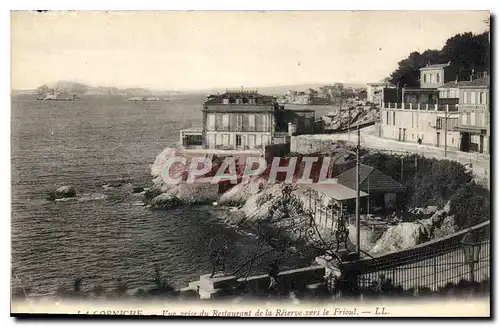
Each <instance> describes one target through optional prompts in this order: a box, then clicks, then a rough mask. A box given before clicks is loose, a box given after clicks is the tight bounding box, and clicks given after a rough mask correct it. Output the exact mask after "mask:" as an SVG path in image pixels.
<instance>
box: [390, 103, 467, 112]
mask: <svg viewBox="0 0 500 327" xmlns="http://www.w3.org/2000/svg"><path fill="white" fill-rule="evenodd" d="M382 109H404V110H421V111H458V105H453V104H428V103H411V102H409V103H408V102H405V103H398V102H384V103H383V104H382Z"/></svg>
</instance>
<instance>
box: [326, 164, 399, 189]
mask: <svg viewBox="0 0 500 327" xmlns="http://www.w3.org/2000/svg"><path fill="white" fill-rule="evenodd" d="M335 178H337V181H338V183H339V184H342V185H344V186H347V187H349V188H352V189H356V167H354V168H351V169H349V170H348V171H345V172H343V173H342V174H340V175H338V176H337V177H335ZM359 182H360V189H361V190H363V191H365V192H368V193H371V192H391V193H392V192H394V193H398V192H404V191H406V187H404V186H403V185H402V184H401V183H399V182H398V181H395V180H394V179H393V178H392V177H390V176H387V175H386V174H384V173H383V172H381V171H380V170H377V169H375V168H373V167H370V166H367V165H363V164H360V165H359Z"/></svg>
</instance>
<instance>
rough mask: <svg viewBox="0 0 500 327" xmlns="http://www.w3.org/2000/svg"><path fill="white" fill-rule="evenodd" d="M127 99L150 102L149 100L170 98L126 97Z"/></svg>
mask: <svg viewBox="0 0 500 327" xmlns="http://www.w3.org/2000/svg"><path fill="white" fill-rule="evenodd" d="M127 100H128V101H136V102H137V101H140V102H143V101H145V102H151V101H170V99H167V98H165V99H162V98H158V97H132V98H128V99H127Z"/></svg>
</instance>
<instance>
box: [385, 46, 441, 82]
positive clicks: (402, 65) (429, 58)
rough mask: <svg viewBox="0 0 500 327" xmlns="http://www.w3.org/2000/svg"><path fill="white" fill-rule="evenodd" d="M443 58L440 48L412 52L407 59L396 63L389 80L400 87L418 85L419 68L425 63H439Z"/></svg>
mask: <svg viewBox="0 0 500 327" xmlns="http://www.w3.org/2000/svg"><path fill="white" fill-rule="evenodd" d="M443 60H444V57H443V56H442V54H441V51H440V50H426V51H424V52H423V53H419V52H417V51H415V52H412V53H410V56H409V57H408V58H407V59H404V60H401V61H400V62H399V63H398V68H397V69H396V70H395V71H394V72H393V73H392V74H391V78H390V80H389V81H390V82H391V83H392V84H394V85H399V86H400V87H404V86H407V87H418V86H419V85H420V80H419V77H420V68H422V67H424V66H425V65H426V64H427V63H433V64H434V63H440V62H443Z"/></svg>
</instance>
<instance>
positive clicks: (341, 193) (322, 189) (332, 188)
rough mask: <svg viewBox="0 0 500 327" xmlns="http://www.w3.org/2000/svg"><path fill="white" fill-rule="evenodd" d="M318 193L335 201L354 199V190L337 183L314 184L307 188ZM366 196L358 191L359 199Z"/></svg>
mask: <svg viewBox="0 0 500 327" xmlns="http://www.w3.org/2000/svg"><path fill="white" fill-rule="evenodd" d="M309 187H310V188H311V189H313V190H315V191H316V192H318V193H322V194H324V195H326V196H328V197H330V198H332V199H335V200H337V201H344V200H350V199H355V198H356V190H353V189H351V188H349V187H347V186H344V185H342V184H338V183H316V184H312V185H310V186H309ZM365 196H368V194H366V193H365V192H363V191H359V197H360V198H362V197H365Z"/></svg>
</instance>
